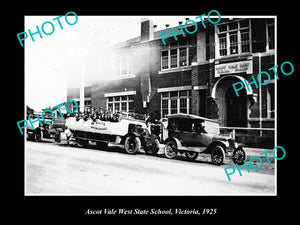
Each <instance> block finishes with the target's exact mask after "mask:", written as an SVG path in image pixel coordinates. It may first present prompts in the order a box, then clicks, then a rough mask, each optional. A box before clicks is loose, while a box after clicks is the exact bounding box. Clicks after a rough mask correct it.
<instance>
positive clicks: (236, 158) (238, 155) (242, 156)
mask: <svg viewBox="0 0 300 225" xmlns="http://www.w3.org/2000/svg"><path fill="white" fill-rule="evenodd" d="M246 157H247V155H246V152H245V151H244V149H243V148H242V147H238V148H237V149H235V150H234V151H233V154H232V161H233V162H234V163H235V164H238V165H243V164H244V160H246Z"/></svg>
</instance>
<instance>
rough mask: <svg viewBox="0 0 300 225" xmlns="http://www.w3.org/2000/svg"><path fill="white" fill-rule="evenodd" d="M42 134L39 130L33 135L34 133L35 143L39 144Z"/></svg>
mask: <svg viewBox="0 0 300 225" xmlns="http://www.w3.org/2000/svg"><path fill="white" fill-rule="evenodd" d="M41 133H42V132H41V131H39V130H37V131H36V132H35V133H34V138H33V139H34V141H36V142H41V140H42V134H41Z"/></svg>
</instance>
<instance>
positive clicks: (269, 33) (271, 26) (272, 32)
mask: <svg viewBox="0 0 300 225" xmlns="http://www.w3.org/2000/svg"><path fill="white" fill-rule="evenodd" d="M274 29H275V28H274V23H268V24H267V39H268V40H267V47H268V50H271V49H274V48H275V38H274V37H275V30H274Z"/></svg>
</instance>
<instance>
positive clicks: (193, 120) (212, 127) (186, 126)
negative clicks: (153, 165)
mask: <svg viewBox="0 0 300 225" xmlns="http://www.w3.org/2000/svg"><path fill="white" fill-rule="evenodd" d="M161 123H162V133H161V140H162V142H163V143H164V144H165V148H164V153H165V156H166V157H167V158H174V157H176V155H177V153H181V154H183V153H185V156H186V157H187V158H188V159H190V160H195V159H196V158H197V157H198V155H199V153H207V154H211V160H212V162H213V163H214V164H216V165H220V164H222V163H223V160H224V159H225V154H227V155H228V156H231V157H232V159H233V162H234V163H236V164H239V165H241V164H243V163H244V160H245V159H246V153H245V151H244V150H243V148H242V145H238V144H237V143H236V142H235V141H234V139H233V138H232V137H230V136H221V135H219V133H220V132H219V122H218V121H216V120H212V119H207V118H204V117H199V116H194V115H187V114H173V115H169V116H168V117H167V118H163V119H162V120H161Z"/></svg>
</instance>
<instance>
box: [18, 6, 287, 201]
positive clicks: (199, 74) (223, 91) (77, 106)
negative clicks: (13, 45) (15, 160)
mask: <svg viewBox="0 0 300 225" xmlns="http://www.w3.org/2000/svg"><path fill="white" fill-rule="evenodd" d="M210 15H214V16H210V17H203V18H201V20H200V18H196V16H172V17H166V16H148V17H147V16H144V17H140V16H117V17H116V16H114V17H113V16H77V15H76V14H75V12H74V13H73V12H72V13H69V15H68V16H63V17H61V18H60V21H61V25H62V27H63V29H60V27H59V25H58V24H57V23H55V21H54V20H53V17H51V16H47V17H43V16H26V17H25V30H28V29H30V31H31V30H32V33H33V30H34V29H36V28H35V25H39V24H44V26H41V28H40V33H36V34H33V35H31V37H33V38H34V42H33V41H32V40H30V39H29V37H28V39H26V40H24V42H25V49H24V50H25V100H26V113H27V114H26V118H27V117H30V121H31V122H30V121H29V120H28V122H27V123H28V125H27V127H26V128H24V129H22V131H23V132H24V135H27V139H26V144H25V153H26V154H25V159H26V163H25V177H26V179H25V185H26V186H25V191H26V192H25V193H26V194H28V195H78V194H79V195H274V194H276V176H275V174H276V159H274V157H273V155H272V151H269V152H266V151H267V150H268V149H269V148H271V149H273V147H275V146H276V145H275V137H276V120H275V118H276V105H275V90H276V82H277V80H276V77H275V76H274V75H273V74H272V77H271V75H269V76H266V75H265V74H263V75H264V76H260V77H259V78H256V76H252V75H255V74H258V73H259V72H260V71H269V70H268V69H269V68H272V67H274V66H276V65H277V64H276V35H275V34H276V22H277V21H276V16H265V17H261V16H260V17H258V16H252V17H250V16H247V17H245V16H244V17H229V16H223V17H222V18H221V16H220V17H219V16H218V15H219V13H215V12H212V13H211V14H210ZM65 18H66V21H65ZM46 21H52V22H49V23H48V24H47V23H44V22H46ZM202 21H203V22H202ZM75 22H76V24H75ZM50 23H52V24H53V26H51V24H50ZM68 23H70V24H72V23H74V24H72V25H68ZM53 27H55V28H53ZM51 29H53V30H54V31H53V33H52V34H51V35H48V36H47V35H44V33H43V32H42V30H44V32H46V33H50V32H52V30H51ZM39 34H41V35H43V38H42V39H41V38H40V37H39ZM28 36H30V35H28ZM162 40H163V41H162ZM288 69H289V68H288V65H287V69H286V70H287V71H288ZM270 74H271V72H270ZM253 77H254V80H252V79H253ZM256 79H257V80H256ZM258 79H259V80H258ZM251 82H252V83H251ZM259 82H261V84H260V83H259ZM235 83H237V85H236V86H237V87H236V88H234V87H233V84H235ZM267 83H268V84H267ZM266 84H267V85H266ZM258 85H259V86H258ZM241 86H243V87H241ZM237 94H238V96H237ZM70 112H72V113H70ZM23 126H24V125H23ZM25 131H26V133H25ZM279 150H280V149H279ZM274 151H275V150H274ZM252 156H255V157H253V158H252V160H251V161H249V159H250V158H251V157H252ZM244 161H246V162H247V163H246V164H245V163H244ZM250 163H251V164H250Z"/></svg>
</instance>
